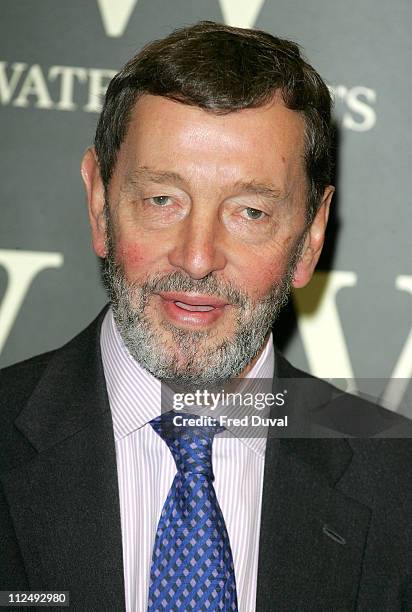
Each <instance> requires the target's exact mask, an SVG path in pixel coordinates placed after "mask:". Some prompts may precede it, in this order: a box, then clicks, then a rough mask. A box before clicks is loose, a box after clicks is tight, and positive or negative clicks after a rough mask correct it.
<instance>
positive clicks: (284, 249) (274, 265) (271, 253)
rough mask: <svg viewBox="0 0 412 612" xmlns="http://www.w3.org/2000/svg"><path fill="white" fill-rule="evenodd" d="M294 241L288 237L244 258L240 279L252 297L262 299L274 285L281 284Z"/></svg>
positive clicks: (239, 269) (239, 268) (240, 269)
mask: <svg viewBox="0 0 412 612" xmlns="http://www.w3.org/2000/svg"><path fill="white" fill-rule="evenodd" d="M293 244H294V240H293V237H292V236H288V237H286V238H285V239H284V240H283V241H282V243H276V244H275V245H272V247H271V248H268V249H265V250H264V251H263V250H262V251H255V253H249V254H248V256H247V257H246V258H245V257H242V264H241V265H239V266H238V271H239V279H240V280H241V281H242V285H243V286H244V288H245V290H246V291H248V293H249V294H250V295H251V296H254V297H255V298H260V297H261V296H263V295H265V294H267V293H268V291H269V290H270V289H271V287H272V285H273V284H275V283H279V282H280V281H281V280H282V279H283V277H284V276H285V274H286V271H287V269H288V264H289V260H290V256H291V248H292V247H293Z"/></svg>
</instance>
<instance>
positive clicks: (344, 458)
mask: <svg viewBox="0 0 412 612" xmlns="http://www.w3.org/2000/svg"><path fill="white" fill-rule="evenodd" d="M276 364H277V371H276V373H275V374H276V376H275V379H276V377H280V378H283V379H286V378H291V377H295V378H298V377H299V376H300V372H298V371H297V370H295V369H294V368H292V366H290V365H289V364H288V362H287V361H286V360H285V359H284V358H283V357H282V356H281V355H279V354H278V355H276ZM301 399H302V402H307V401H308V398H307V397H306V398H305V397H302V398H301ZM289 409H290V410H291V411H293V410H294V407H293V406H290V407H289ZM298 411H300V407H299V410H298ZM288 412H289V411H288ZM351 460H352V450H351V448H350V446H349V444H348V443H347V441H346V440H345V439H334V440H327V439H310V438H303V437H302V438H300V439H299V438H295V439H294V438H287V439H273V438H272V439H268V442H267V450H266V457H265V477H264V489H263V500H262V518H261V532H260V547H259V570H258V587H257V607H256V609H257V612H263V611H266V610H268V611H269V610H270V611H272V610H277V611H282V610H285V611H290V610H341V611H344V610H346V611H347V610H353V609H355V605H356V597H357V590H358V583H359V580H360V573H361V564H362V557H363V551H364V547H365V543H366V537H367V532H368V528H369V522H370V516H371V512H370V510H369V508H367V507H366V506H364V505H362V504H361V503H359V502H358V501H356V500H354V499H351V498H349V497H347V496H346V495H344V494H343V493H341V492H340V491H339V490H338V488H337V486H338V483H341V482H342V481H344V479H345V477H346V476H347V475H348V474H349V473H350V471H351V470H350V469H351Z"/></svg>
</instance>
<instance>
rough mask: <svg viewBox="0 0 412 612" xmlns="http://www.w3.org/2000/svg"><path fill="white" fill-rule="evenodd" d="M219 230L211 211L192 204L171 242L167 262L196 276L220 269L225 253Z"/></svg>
mask: <svg viewBox="0 0 412 612" xmlns="http://www.w3.org/2000/svg"><path fill="white" fill-rule="evenodd" d="M222 231H223V228H222V227H221V226H220V224H219V220H218V219H217V218H216V217H215V216H214V215H212V214H210V213H209V214H208V213H207V212H205V210H202V209H201V208H199V209H198V210H197V211H196V210H194V208H193V209H192V211H191V213H190V215H188V217H187V218H186V219H185V220H184V221H183V222H182V223H181V226H180V228H179V231H178V232H177V234H176V237H175V244H174V246H173V248H172V249H171V251H170V252H169V263H170V264H171V265H172V266H173V267H175V268H180V269H181V270H183V271H184V272H186V274H189V276H191V277H192V278H194V279H197V280H199V279H201V278H204V277H205V276H207V275H208V274H210V273H211V272H217V271H219V270H223V268H224V267H225V265H226V257H225V255H224V248H223V236H222Z"/></svg>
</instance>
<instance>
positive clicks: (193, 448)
mask: <svg viewBox="0 0 412 612" xmlns="http://www.w3.org/2000/svg"><path fill="white" fill-rule="evenodd" d="M176 416H178V417H179V419H175V417H176ZM183 419H184V422H187V419H199V416H196V415H193V414H182V415H177V413H176V412H174V411H170V412H166V413H164V414H162V415H160V416H158V417H156V418H155V419H153V420H152V421H150V425H151V426H152V427H153V429H154V430H155V432H156V433H157V434H158V435H159V436H160V437H161V438H162V439H163V440H164V441H165V442H166V444H167V445H168V447H169V449H170V452H171V453H172V455H173V458H174V460H175V463H176V467H177V469H178V471H179V472H181V473H183V474H205V475H206V476H209V478H211V479H212V480H213V470H212V444H213V438H214V437H215V435H216V434H218V433H220V432H221V431H223V430H224V427H222V426H220V425H219V424H218V423H216V422H213V423H212V422H211V419H208V424H207V425H186V424H184V425H181V424H178V422H180V421H182V420H183Z"/></svg>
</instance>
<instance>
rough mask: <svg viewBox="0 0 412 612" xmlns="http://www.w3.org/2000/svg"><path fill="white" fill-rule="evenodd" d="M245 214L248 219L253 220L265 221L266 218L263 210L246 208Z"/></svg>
mask: <svg viewBox="0 0 412 612" xmlns="http://www.w3.org/2000/svg"><path fill="white" fill-rule="evenodd" d="M245 213H246V216H247V218H248V219H253V220H255V221H258V220H259V219H263V217H265V216H266V213H264V212H263V211H262V210H258V209H257V208H250V207H248V208H245Z"/></svg>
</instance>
